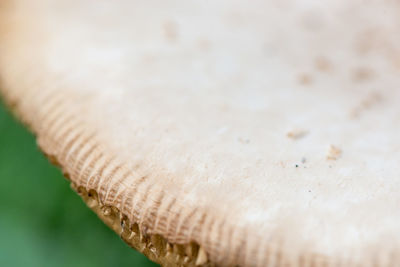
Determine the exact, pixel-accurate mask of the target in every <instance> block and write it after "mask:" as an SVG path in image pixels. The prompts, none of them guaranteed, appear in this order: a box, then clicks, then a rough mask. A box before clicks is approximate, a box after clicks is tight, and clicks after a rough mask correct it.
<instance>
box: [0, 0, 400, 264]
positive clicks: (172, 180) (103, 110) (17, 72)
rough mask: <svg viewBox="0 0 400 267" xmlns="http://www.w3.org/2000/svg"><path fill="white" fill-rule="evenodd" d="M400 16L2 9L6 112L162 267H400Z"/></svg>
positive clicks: (307, 10)
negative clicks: (32, 135)
mask: <svg viewBox="0 0 400 267" xmlns="http://www.w3.org/2000/svg"><path fill="white" fill-rule="evenodd" d="M399 14H400V4H399V2H398V1H394V0H393V1H391V0H387V1H377V0H371V1H361V0H355V1H347V0H328V1H311V0H306V1H291V0H285V1H281V0H279V1H278V0H271V1H261V0H260V1H258V0H257V1H251V2H249V1H244V0H243V1H242V0H235V1H224V0H217V1H208V2H207V1H183V0H173V1H161V0H149V1H131V0H120V1H106V0H96V1H95V0H57V1H52V0H34V1H32V0H2V1H0V82H1V87H0V88H1V90H2V96H3V97H4V99H5V101H6V102H7V103H8V105H9V106H10V108H11V109H12V110H13V111H14V112H15V113H16V115H17V116H18V117H19V118H20V119H21V120H22V121H23V122H24V123H25V124H26V125H27V126H28V127H29V128H30V129H31V131H32V132H33V133H35V134H36V136H37V141H38V145H39V146H40V148H41V149H42V150H43V152H44V153H45V154H46V155H47V157H48V158H49V159H50V160H51V161H52V162H54V163H55V164H57V165H58V166H60V168H62V170H63V172H64V174H65V176H66V177H67V178H68V179H69V180H70V181H71V184H72V186H73V188H74V189H75V190H76V191H77V192H78V193H79V194H81V196H82V197H83V199H84V200H85V202H86V203H87V204H88V206H89V207H91V208H92V209H93V210H94V211H95V212H96V213H97V214H98V215H99V217H100V218H101V219H102V220H103V221H104V222H105V223H107V224H108V225H109V226H110V227H111V228H113V229H114V230H115V231H116V232H117V234H119V235H121V237H122V239H123V240H125V242H127V243H128V244H130V245H131V246H132V247H134V248H136V249H138V250H139V251H141V252H143V253H144V254H145V255H147V256H148V257H149V258H150V259H152V260H154V261H157V262H159V263H162V264H163V265H165V266H180V265H184V266H200V265H205V266H213V265H218V266H236V265H238V266H289V267H297V266H313V267H320V266H371V267H372V266H379V267H382V266H399V265H400V223H399V222H400V209H399V207H400V193H399V190H398V188H400V178H399V173H400V164H399V159H400V141H399V136H400V109H399V106H398V104H399V103H400V20H399Z"/></svg>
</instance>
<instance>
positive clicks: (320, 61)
mask: <svg viewBox="0 0 400 267" xmlns="http://www.w3.org/2000/svg"><path fill="white" fill-rule="evenodd" d="M314 64H315V68H316V69H317V70H319V71H323V72H326V71H329V70H331V69H332V63H331V62H330V61H329V60H328V59H327V58H325V57H317V58H316V59H315V62H314Z"/></svg>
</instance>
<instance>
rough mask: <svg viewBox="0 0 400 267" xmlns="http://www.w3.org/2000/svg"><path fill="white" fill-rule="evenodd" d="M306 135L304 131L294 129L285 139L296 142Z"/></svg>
mask: <svg viewBox="0 0 400 267" xmlns="http://www.w3.org/2000/svg"><path fill="white" fill-rule="evenodd" d="M307 134H308V132H307V131H306V130H302V129H294V130H292V131H290V132H288V133H287V137H289V138H291V139H294V140H296V139H300V138H303V137H304V136H306V135H307Z"/></svg>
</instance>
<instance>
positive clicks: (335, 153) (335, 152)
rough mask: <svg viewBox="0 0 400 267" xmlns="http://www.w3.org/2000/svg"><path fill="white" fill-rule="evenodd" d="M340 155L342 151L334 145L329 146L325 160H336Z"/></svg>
mask: <svg viewBox="0 0 400 267" xmlns="http://www.w3.org/2000/svg"><path fill="white" fill-rule="evenodd" d="M341 155H342V150H341V149H340V148H338V147H336V146H334V145H330V147H329V151H328V155H327V156H326V159H328V160H337V159H338V158H340V156H341Z"/></svg>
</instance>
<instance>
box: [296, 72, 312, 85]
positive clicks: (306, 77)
mask: <svg viewBox="0 0 400 267" xmlns="http://www.w3.org/2000/svg"><path fill="white" fill-rule="evenodd" d="M298 81H299V83H300V84H301V85H310V84H312V82H313V80H312V77H311V75H310V74H307V73H302V74H300V75H299V77H298Z"/></svg>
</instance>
